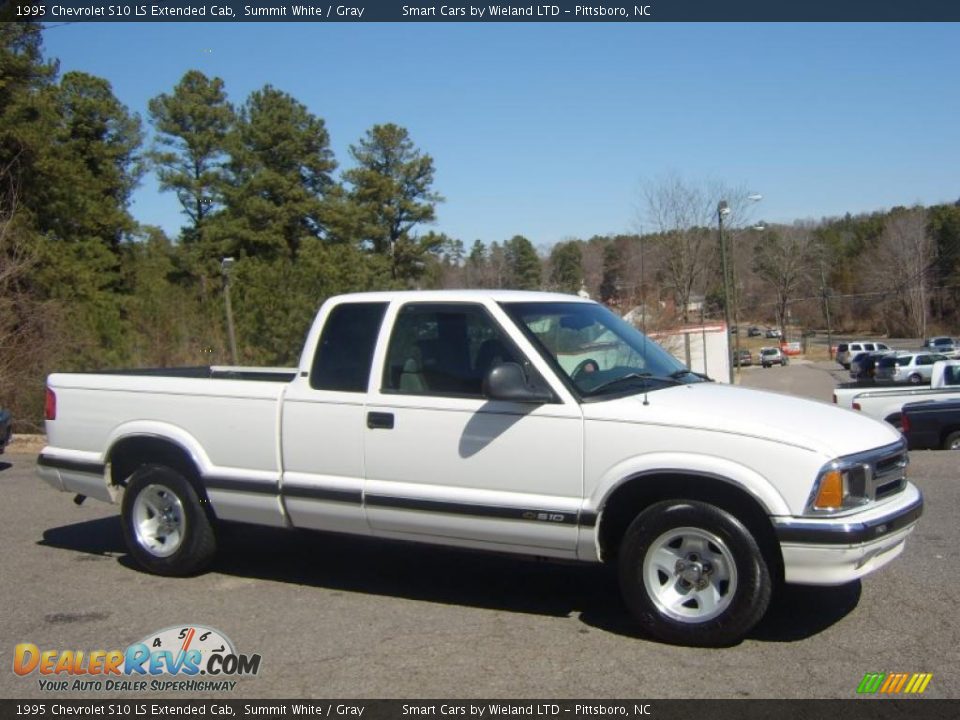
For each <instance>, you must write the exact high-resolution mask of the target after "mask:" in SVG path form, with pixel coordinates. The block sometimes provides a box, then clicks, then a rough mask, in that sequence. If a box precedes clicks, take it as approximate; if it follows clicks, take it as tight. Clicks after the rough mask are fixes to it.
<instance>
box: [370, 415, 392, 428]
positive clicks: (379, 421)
mask: <svg viewBox="0 0 960 720" xmlns="http://www.w3.org/2000/svg"><path fill="white" fill-rule="evenodd" d="M367 427H368V428H370V429H371V430H393V413H385V412H369V413H367Z"/></svg>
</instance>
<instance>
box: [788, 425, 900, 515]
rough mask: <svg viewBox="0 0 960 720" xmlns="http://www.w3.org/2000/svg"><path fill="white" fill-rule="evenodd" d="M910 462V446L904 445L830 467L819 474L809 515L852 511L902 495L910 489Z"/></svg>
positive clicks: (830, 465)
mask: <svg viewBox="0 0 960 720" xmlns="http://www.w3.org/2000/svg"><path fill="white" fill-rule="evenodd" d="M908 462H909V458H908V456H907V453H906V445H905V443H904V442H903V441H901V442H898V443H895V444H893V445H889V446H887V447H884V448H878V449H877V450H871V451H869V452H865V453H859V454H857V455H851V456H848V457H843V458H839V459H837V460H834V461H832V462H829V463H827V464H826V465H824V466H823V468H821V469H820V472H819V473H818V474H817V480H816V482H815V483H814V485H813V492H811V493H810V499H809V500H808V501H807V507H806V514H808V515H824V514H833V513H839V512H843V511H846V510H852V509H854V508H857V507H860V506H861V505H866V504H867V503H869V502H871V501H873V500H880V499H883V498H885V497H887V496H889V495H893V494H895V493H897V492H899V491H900V490H902V489H903V488H904V487H906V469H907V464H908Z"/></svg>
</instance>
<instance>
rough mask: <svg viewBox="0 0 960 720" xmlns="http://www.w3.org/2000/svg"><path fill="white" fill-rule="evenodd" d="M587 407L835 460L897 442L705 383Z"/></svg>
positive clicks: (831, 413) (869, 428)
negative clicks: (780, 445)
mask: <svg viewBox="0 0 960 720" xmlns="http://www.w3.org/2000/svg"><path fill="white" fill-rule="evenodd" d="M647 399H648V401H649V405H644V395H643V394H642V393H640V394H638V395H630V396H628V397H622V398H618V399H616V400H609V401H605V402H594V403H586V404H584V405H583V406H582V408H583V412H584V416H585V417H586V418H587V419H593V420H619V421H622V422H637V423H655V424H658V425H671V426H675V427H688V428H699V429H703V430H712V431H716V432H722V433H731V434H736V435H749V436H753V437H759V438H764V439H766V440H772V441H774V442H782V443H787V444H790V445H797V446H800V447H804V448H807V449H809V450H813V451H815V452H821V453H823V454H824V455H826V456H828V457H830V458H835V457H841V456H843V455H852V454H854V453H858V452H862V451H864V450H870V449H872V448H876V447H880V446H883V445H890V444H891V443H895V442H898V441H899V440H900V439H901V437H902V436H901V435H900V433H899V432H897V431H896V430H894V429H893V428H892V427H891V426H890V425H888V424H887V423H883V422H879V421H877V420H873V419H872V418H869V417H866V416H864V415H861V414H860V413H858V412H856V411H854V410H843V409H840V408H838V407H836V406H835V405H829V404H827V403H823V402H818V401H816V400H806V399H804V398H798V397H796V396H793V395H784V394H781V393H774V392H767V391H763V390H752V389H747V388H742V387H734V386H730V385H722V384H719V383H712V382H704V383H694V384H691V385H678V386H677V387H671V388H664V389H662V390H656V391H654V392H651V393H649V394H648V395H647Z"/></svg>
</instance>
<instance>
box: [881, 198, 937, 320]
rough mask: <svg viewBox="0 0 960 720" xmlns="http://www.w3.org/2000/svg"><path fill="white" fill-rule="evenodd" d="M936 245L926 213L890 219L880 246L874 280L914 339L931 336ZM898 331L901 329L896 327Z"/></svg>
mask: <svg viewBox="0 0 960 720" xmlns="http://www.w3.org/2000/svg"><path fill="white" fill-rule="evenodd" d="M935 254H936V252H935V246H934V242H933V239H932V238H931V237H930V235H929V233H928V232H927V221H926V217H925V214H924V212H923V210H921V209H913V210H906V211H903V212H897V213H896V214H894V215H892V216H891V217H890V218H888V219H887V221H886V223H885V224H884V228H883V233H882V234H881V235H880V241H879V243H878V245H877V250H876V259H877V262H876V264H875V265H874V266H873V270H872V273H871V274H872V278H873V281H874V284H875V287H876V288H877V290H878V291H881V292H883V293H884V294H883V296H882V297H883V300H882V303H883V304H884V305H885V306H886V308H887V309H888V310H889V311H890V312H892V313H893V314H894V315H895V316H897V315H899V317H900V318H901V320H902V325H903V327H902V330H905V331H906V332H907V333H909V334H910V335H911V336H912V337H924V336H925V335H926V334H927V313H928V307H927V305H928V296H929V282H930V274H931V272H932V270H933V266H934V261H935ZM893 329H895V330H897V329H901V328H896V327H895V328H893Z"/></svg>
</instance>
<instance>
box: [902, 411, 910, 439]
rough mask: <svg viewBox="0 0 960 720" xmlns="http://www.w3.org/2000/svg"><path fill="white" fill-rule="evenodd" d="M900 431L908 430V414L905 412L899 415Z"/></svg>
mask: <svg viewBox="0 0 960 720" xmlns="http://www.w3.org/2000/svg"><path fill="white" fill-rule="evenodd" d="M900 431H901V432H903V433H904V434H906V433H908V432H910V416H909V415H907V414H906V413H904V414H903V415H901V416H900Z"/></svg>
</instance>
